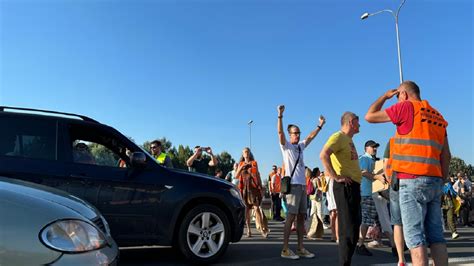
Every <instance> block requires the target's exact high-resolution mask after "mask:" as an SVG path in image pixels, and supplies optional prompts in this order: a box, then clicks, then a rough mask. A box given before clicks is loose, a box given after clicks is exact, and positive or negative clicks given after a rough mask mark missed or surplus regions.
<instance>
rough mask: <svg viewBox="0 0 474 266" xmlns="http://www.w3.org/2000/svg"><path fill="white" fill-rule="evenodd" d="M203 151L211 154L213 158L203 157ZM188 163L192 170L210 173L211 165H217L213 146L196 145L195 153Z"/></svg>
mask: <svg viewBox="0 0 474 266" xmlns="http://www.w3.org/2000/svg"><path fill="white" fill-rule="evenodd" d="M203 152H205V153H207V154H209V156H211V160H209V161H208V160H206V159H205V158H203V156H202V153H203ZM186 165H187V166H188V169H189V171H191V172H198V173H201V174H209V173H210V172H209V167H216V166H217V158H216V156H214V154H213V153H212V149H211V147H201V146H196V147H194V154H193V155H192V156H191V157H189V159H188V160H187V161H186Z"/></svg>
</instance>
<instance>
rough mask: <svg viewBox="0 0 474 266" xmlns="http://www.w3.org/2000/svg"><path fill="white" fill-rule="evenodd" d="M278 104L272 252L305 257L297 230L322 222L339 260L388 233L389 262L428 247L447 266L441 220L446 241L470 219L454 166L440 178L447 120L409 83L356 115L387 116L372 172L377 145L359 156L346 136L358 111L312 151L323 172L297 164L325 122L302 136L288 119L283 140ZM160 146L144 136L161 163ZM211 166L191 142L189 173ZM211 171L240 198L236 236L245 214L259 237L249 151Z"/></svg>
mask: <svg viewBox="0 0 474 266" xmlns="http://www.w3.org/2000/svg"><path fill="white" fill-rule="evenodd" d="M395 96H396V97H397V98H398V102H397V103H396V104H394V105H392V106H390V107H388V108H386V109H384V110H382V107H383V105H384V104H385V102H386V101H387V100H389V99H391V98H393V97H395ZM284 111H285V107H284V106H283V105H280V106H278V108H277V113H278V120H277V121H278V122H277V133H278V134H277V135H278V141H279V145H280V149H281V153H282V157H283V163H282V165H281V167H278V166H277V165H273V166H272V169H271V172H270V174H269V175H268V188H269V194H270V197H271V202H272V204H271V206H272V207H271V213H272V214H271V216H272V218H273V220H275V221H280V222H284V230H283V247H282V251H281V254H280V255H281V257H282V258H285V259H299V258H313V257H314V256H315V255H314V253H312V252H311V251H309V250H307V249H306V248H305V247H304V241H303V240H304V237H306V238H307V239H309V240H317V239H321V238H322V237H323V233H324V229H327V228H331V240H332V241H335V242H337V243H338V249H339V264H340V265H350V264H351V261H352V256H353V254H354V253H356V254H358V255H361V256H372V252H371V251H370V250H369V249H370V248H375V247H380V246H381V245H382V241H381V238H382V236H383V235H385V237H386V238H387V239H388V240H389V242H390V245H391V247H392V253H393V255H394V256H395V257H397V259H398V265H402V266H403V265H405V257H404V251H405V250H407V249H409V250H410V254H411V261H412V264H413V265H428V255H427V254H428V253H427V248H428V247H429V248H430V250H431V257H432V259H433V261H434V263H435V265H447V264H448V254H447V248H446V240H445V238H444V236H443V230H444V229H443V227H445V226H447V227H448V228H449V230H451V233H452V234H451V236H452V238H453V239H456V238H457V237H458V236H459V234H458V233H457V230H456V221H459V222H461V223H462V225H463V226H471V224H470V221H469V211H470V210H471V209H472V206H471V205H470V204H471V196H472V183H471V181H470V180H469V178H468V177H467V176H466V175H464V174H463V173H458V174H457V176H454V175H453V176H451V177H450V178H449V177H448V175H449V162H450V159H451V154H450V150H449V144H448V138H447V136H448V135H447V130H446V128H447V126H448V123H447V121H446V120H445V119H444V118H443V116H442V115H441V114H440V113H439V112H438V111H437V110H436V109H435V108H434V107H432V106H431V105H430V104H429V103H428V101H426V100H422V99H421V93H420V89H419V87H418V86H417V85H416V84H415V83H414V82H412V81H405V82H403V83H402V84H400V86H399V87H398V88H396V89H391V90H388V91H387V92H386V93H384V94H383V95H382V96H380V97H379V98H378V99H377V100H376V101H375V102H374V103H373V104H372V105H371V106H370V107H369V109H368V111H367V113H366V115H365V119H366V120H367V121H368V122H369V123H386V122H391V123H392V124H394V125H395V127H396V128H395V130H394V135H393V137H392V138H390V140H387V142H388V143H387V145H386V149H385V152H384V156H383V157H384V158H383V168H382V169H377V170H376V169H375V165H376V161H378V160H379V158H377V150H378V148H379V147H380V144H379V143H377V142H376V141H373V140H368V141H367V142H366V143H365V145H364V152H363V154H361V155H360V156H359V154H358V152H357V149H356V147H355V145H354V143H353V141H352V138H353V136H354V135H355V134H358V133H359V131H360V124H359V117H358V116H357V115H356V114H355V113H353V112H349V111H347V112H344V113H343V114H342V116H341V121H340V125H341V127H340V130H339V131H337V132H335V133H333V134H332V135H331V136H330V137H329V139H328V140H327V141H326V143H325V145H324V146H323V147H322V149H321V152H320V159H321V162H322V165H323V167H324V171H321V170H320V169H319V168H314V169H312V170H311V169H309V168H308V167H306V165H305V163H304V151H305V149H306V148H307V147H308V146H309V145H310V144H311V142H312V140H313V139H314V138H315V137H316V136H317V135H318V133H319V132H320V131H321V130H322V129H323V127H324V125H325V123H326V119H325V118H324V117H323V116H320V117H319V121H318V124H317V126H316V127H315V129H314V130H313V131H311V132H310V133H309V134H308V136H307V137H306V138H305V139H303V140H302V139H301V138H300V136H301V132H300V128H299V127H298V126H297V125H294V124H289V125H288V126H287V130H286V131H287V133H288V137H289V138H288V139H287V136H286V134H285V131H284V129H283V114H284ZM160 146H161V143H159V142H152V150H151V152H152V154H153V156H155V158H156V160H157V161H158V162H159V163H160V164H163V165H165V166H168V164H169V163H170V160H169V157H167V155H166V154H165V153H163V152H162V151H161V149H160V148H159V147H160ZM154 147H156V148H154ZM203 152H206V153H208V154H209V155H210V157H211V159H210V161H204V160H202V153H203ZM216 165H217V159H216V158H215V156H214V155H213V153H212V149H211V148H210V147H199V146H196V147H195V150H194V154H193V155H192V156H191V157H190V158H189V159H188V161H187V166H188V167H189V169H190V170H191V171H197V172H201V173H206V172H207V170H208V167H213V166H216ZM216 176H217V177H219V178H223V179H226V180H228V181H230V182H232V183H233V184H234V185H235V186H236V187H238V189H239V190H240V192H241V195H242V199H243V200H244V202H245V205H246V230H247V231H246V232H247V234H246V236H247V237H251V236H252V234H251V229H250V225H251V223H250V221H251V213H253V214H254V215H255V224H256V227H257V229H258V230H259V231H260V233H261V234H262V236H263V237H265V238H266V237H267V236H268V233H269V232H270V230H269V228H268V222H267V218H266V216H265V214H264V213H263V211H262V208H261V204H262V199H263V196H264V192H265V190H264V187H263V183H262V177H261V175H260V171H259V169H258V164H257V161H256V159H255V158H254V156H253V154H252V152H251V151H250V149H249V148H244V149H243V151H242V156H241V158H240V160H239V161H238V162H237V163H235V164H234V167H233V170H232V171H229V173H227V175H225V176H224V174H223V173H222V171H220V172H216ZM374 182H377V183H378V184H380V187H381V189H378V190H376V191H374V189H373V188H374ZM282 212H283V213H284V214H285V218H283V217H282V215H281V214H282ZM443 217H444V219H443ZM458 219H459V220H458ZM305 221H308V222H307V226H305ZM292 231H296V235H297V247H296V252H294V251H292V250H291V249H290V247H289V243H288V242H289V237H290V234H291V232H292ZM367 237H369V238H371V240H372V241H370V242H368V243H367V247H368V248H367V247H366V246H365V243H366V238H367Z"/></svg>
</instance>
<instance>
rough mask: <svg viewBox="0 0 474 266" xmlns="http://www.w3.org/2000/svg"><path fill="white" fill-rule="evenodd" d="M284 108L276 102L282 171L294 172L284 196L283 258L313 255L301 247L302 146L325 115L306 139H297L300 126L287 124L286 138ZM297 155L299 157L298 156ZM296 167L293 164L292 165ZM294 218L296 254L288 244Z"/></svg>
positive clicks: (303, 204)
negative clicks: (286, 210)
mask: <svg viewBox="0 0 474 266" xmlns="http://www.w3.org/2000/svg"><path fill="white" fill-rule="evenodd" d="M284 111H285V106H284V105H279V106H278V138H279V142H280V149H281V153H282V155H283V163H284V166H285V175H286V176H291V173H292V172H293V170H294V174H293V176H292V178H291V189H290V193H289V194H287V195H285V196H286V205H287V208H288V215H287V218H286V222H285V228H284V232H283V250H282V251H281V257H282V258H285V259H299V258H300V257H303V258H313V257H314V254H313V253H311V252H309V251H307V250H306V249H305V248H304V247H303V235H304V216H305V214H306V205H307V200H306V177H305V165H304V161H303V150H304V149H305V148H306V147H307V146H308V145H309V144H310V143H311V141H312V140H313V139H314V138H315V137H316V135H318V133H319V131H321V129H322V128H323V125H324V123H326V119H325V118H324V117H323V116H320V117H319V125H318V126H317V128H316V129H315V130H313V131H312V132H311V133H310V134H309V135H308V137H306V139H305V140H303V141H300V134H301V132H300V129H299V127H298V126H296V125H288V134H289V135H290V141H289V142H288V141H287V140H286V137H285V133H284V131H283V112H284ZM298 157H299V159H298ZM295 167H296V168H295ZM295 218H296V231H297V235H298V249H297V250H296V254H295V253H294V252H293V251H291V250H290V249H289V248H288V240H289V238H290V233H291V224H292V223H293V221H294V220H295Z"/></svg>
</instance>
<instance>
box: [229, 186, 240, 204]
mask: <svg viewBox="0 0 474 266" xmlns="http://www.w3.org/2000/svg"><path fill="white" fill-rule="evenodd" d="M229 191H230V194H232V196H234V197H236V198H237V199H238V200H240V201H241V202H243V200H242V196H241V195H240V191H238V190H237V189H236V188H231V189H230V190H229Z"/></svg>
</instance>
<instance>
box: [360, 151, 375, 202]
mask: <svg viewBox="0 0 474 266" xmlns="http://www.w3.org/2000/svg"><path fill="white" fill-rule="evenodd" d="M359 167H360V170H361V171H364V170H365V171H367V172H369V173H372V172H373V171H374V167H375V161H374V159H373V158H372V155H370V154H368V153H364V155H361V156H360V157H359ZM360 195H361V196H362V197H368V196H372V180H370V179H368V178H367V177H365V176H362V182H361V183H360Z"/></svg>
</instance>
